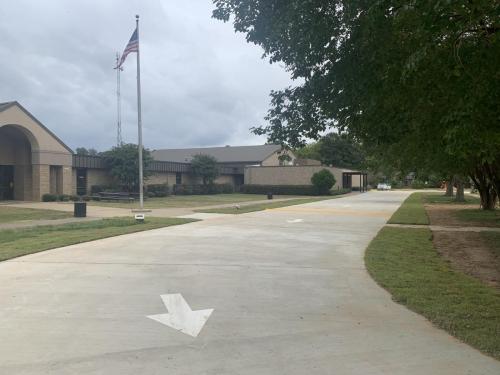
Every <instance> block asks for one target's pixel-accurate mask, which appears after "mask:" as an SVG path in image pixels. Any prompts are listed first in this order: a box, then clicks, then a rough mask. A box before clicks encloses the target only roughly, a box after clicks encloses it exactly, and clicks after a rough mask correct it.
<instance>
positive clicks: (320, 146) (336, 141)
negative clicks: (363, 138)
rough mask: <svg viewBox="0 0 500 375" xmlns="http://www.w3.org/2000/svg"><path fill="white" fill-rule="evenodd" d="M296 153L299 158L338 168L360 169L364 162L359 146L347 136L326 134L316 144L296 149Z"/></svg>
mask: <svg viewBox="0 0 500 375" xmlns="http://www.w3.org/2000/svg"><path fill="white" fill-rule="evenodd" d="M296 153H297V155H298V156H299V157H302V158H307V159H315V160H319V161H321V162H322V163H323V164H326V165H333V166H335V167H339V168H355V169H361V168H363V166H364V161H365V155H364V152H363V150H362V149H361V145H360V144H358V143H357V142H355V141H354V140H353V139H352V138H351V137H349V136H348V135H347V134H336V133H330V134H327V135H325V136H324V137H322V138H321V139H320V140H319V141H318V142H315V143H311V144H308V145H306V146H304V147H303V148H301V149H298V150H297V151H296Z"/></svg>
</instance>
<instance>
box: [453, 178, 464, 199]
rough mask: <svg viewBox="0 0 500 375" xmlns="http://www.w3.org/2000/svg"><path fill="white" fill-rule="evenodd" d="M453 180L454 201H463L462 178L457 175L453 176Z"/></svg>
mask: <svg viewBox="0 0 500 375" xmlns="http://www.w3.org/2000/svg"><path fill="white" fill-rule="evenodd" d="M454 180H455V183H456V184H457V195H456V196H455V202H465V195H464V180H463V178H462V177H459V176H455V178H454Z"/></svg>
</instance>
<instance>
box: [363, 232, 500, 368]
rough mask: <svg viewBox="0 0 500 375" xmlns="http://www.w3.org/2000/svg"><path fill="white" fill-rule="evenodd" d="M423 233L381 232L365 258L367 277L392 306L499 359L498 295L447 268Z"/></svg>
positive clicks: (428, 234) (499, 312) (497, 292)
mask: <svg viewBox="0 0 500 375" xmlns="http://www.w3.org/2000/svg"><path fill="white" fill-rule="evenodd" d="M431 236H432V234H431V232H430V230H428V229H410V228H390V227H386V228H383V229H382V230H381V231H380V232H379V234H378V235H377V237H376V238H375V239H374V240H373V241H372V242H371V243H370V245H369V246H368V249H367V251H366V255H365V262H366V267H367V269H368V271H369V273H370V274H371V275H372V277H373V278H374V279H375V280H376V281H377V282H378V283H379V284H380V285H381V286H382V287H384V288H386V289H387V290H388V291H389V292H390V293H391V294H392V296H393V299H394V300H395V301H396V302H399V303H401V304H403V305H406V306H407V307H408V308H409V309H411V310H413V311H415V312H417V313H419V314H422V315H423V316H425V317H426V318H427V319H429V320H430V321H431V322H432V323H433V324H434V325H436V326H438V327H440V328H442V329H445V330H446V331H448V332H449V333H451V334H452V335H454V336H456V337H457V338H459V339H461V340H462V341H464V342H466V343H467V344H469V345H471V346H473V347H475V348H477V349H479V350H481V351H483V352H484V353H487V354H489V355H491V356H493V357H495V358H497V359H500V292H499V291H498V290H496V289H494V288H493V287H489V286H487V285H485V284H483V283H481V282H480V281H478V280H476V279H474V278H472V277H469V276H467V275H465V274H463V273H460V272H457V271H454V270H453V269H451V268H450V266H449V265H448V263H447V262H445V261H444V260H443V259H442V258H441V257H440V256H439V255H438V253H437V252H436V250H435V249H434V247H433V244H432V241H431Z"/></svg>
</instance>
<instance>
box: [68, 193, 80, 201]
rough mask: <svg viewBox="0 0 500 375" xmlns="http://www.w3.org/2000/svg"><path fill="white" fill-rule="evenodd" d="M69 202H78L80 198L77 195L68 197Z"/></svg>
mask: <svg viewBox="0 0 500 375" xmlns="http://www.w3.org/2000/svg"><path fill="white" fill-rule="evenodd" d="M69 200H70V201H72V202H78V201H79V200H80V197H79V196H78V195H70V196H69Z"/></svg>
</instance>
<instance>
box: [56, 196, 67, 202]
mask: <svg viewBox="0 0 500 375" xmlns="http://www.w3.org/2000/svg"><path fill="white" fill-rule="evenodd" d="M57 200H58V201H60V202H68V201H69V195H68V194H60V195H58V196H57Z"/></svg>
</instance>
